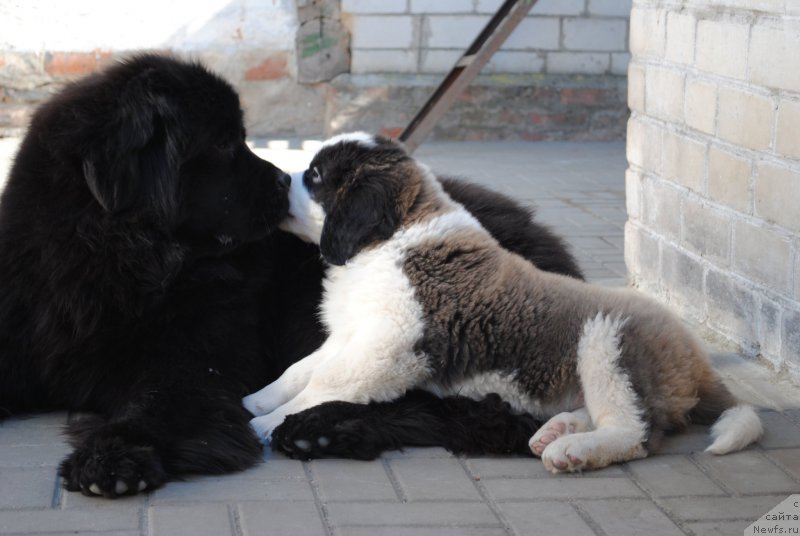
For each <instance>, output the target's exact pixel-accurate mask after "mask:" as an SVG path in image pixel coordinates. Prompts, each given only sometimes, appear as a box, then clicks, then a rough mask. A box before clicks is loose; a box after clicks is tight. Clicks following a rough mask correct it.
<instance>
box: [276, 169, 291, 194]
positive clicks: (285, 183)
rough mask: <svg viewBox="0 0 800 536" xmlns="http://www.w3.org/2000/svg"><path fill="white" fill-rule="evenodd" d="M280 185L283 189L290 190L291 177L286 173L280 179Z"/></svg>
mask: <svg viewBox="0 0 800 536" xmlns="http://www.w3.org/2000/svg"><path fill="white" fill-rule="evenodd" d="M278 185H279V186H280V187H281V188H283V189H285V190H288V189H289V186H291V185H292V177H291V175H289V174H288V173H284V174H283V175H282V176H280V177H278Z"/></svg>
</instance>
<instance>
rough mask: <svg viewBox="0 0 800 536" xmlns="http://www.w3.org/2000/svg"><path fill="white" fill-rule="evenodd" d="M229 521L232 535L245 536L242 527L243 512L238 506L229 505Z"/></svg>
mask: <svg viewBox="0 0 800 536" xmlns="http://www.w3.org/2000/svg"><path fill="white" fill-rule="evenodd" d="M228 521H229V522H230V524H231V534H233V535H234V536H245V533H244V528H243V527H242V512H241V510H240V509H239V505H238V504H229V505H228Z"/></svg>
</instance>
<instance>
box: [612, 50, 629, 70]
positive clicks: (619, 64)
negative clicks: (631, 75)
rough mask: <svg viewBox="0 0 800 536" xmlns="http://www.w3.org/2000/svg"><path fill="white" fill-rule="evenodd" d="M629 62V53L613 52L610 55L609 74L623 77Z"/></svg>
mask: <svg viewBox="0 0 800 536" xmlns="http://www.w3.org/2000/svg"><path fill="white" fill-rule="evenodd" d="M630 61H631V55H630V53H629V52H614V53H612V54H611V74H618V75H624V74H626V73H627V72H628V64H629V63H630Z"/></svg>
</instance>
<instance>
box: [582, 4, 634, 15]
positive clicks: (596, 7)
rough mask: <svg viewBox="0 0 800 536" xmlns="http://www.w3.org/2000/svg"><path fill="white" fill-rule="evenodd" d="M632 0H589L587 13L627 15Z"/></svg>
mask: <svg viewBox="0 0 800 536" xmlns="http://www.w3.org/2000/svg"><path fill="white" fill-rule="evenodd" d="M632 5H633V0H589V14H590V15H601V16H610V17H629V16H630V14H631V6H632Z"/></svg>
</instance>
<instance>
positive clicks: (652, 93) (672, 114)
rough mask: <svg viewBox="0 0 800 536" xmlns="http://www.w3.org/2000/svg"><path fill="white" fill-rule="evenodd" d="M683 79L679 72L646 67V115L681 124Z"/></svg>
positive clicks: (683, 76)
mask: <svg viewBox="0 0 800 536" xmlns="http://www.w3.org/2000/svg"><path fill="white" fill-rule="evenodd" d="M684 79H685V75H684V74H683V73H681V72H678V71H673V70H670V69H662V68H659V67H650V66H648V67H647V70H646V71H645V106H646V110H647V114H648V115H652V116H654V117H657V118H659V119H664V120H666V121H671V122H673V123H680V122H682V121H683V83H684Z"/></svg>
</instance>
